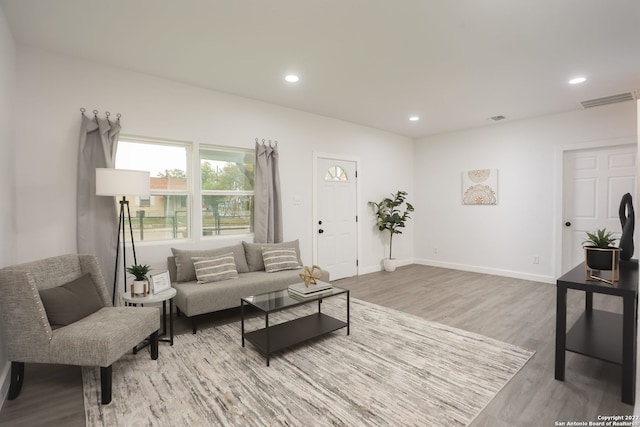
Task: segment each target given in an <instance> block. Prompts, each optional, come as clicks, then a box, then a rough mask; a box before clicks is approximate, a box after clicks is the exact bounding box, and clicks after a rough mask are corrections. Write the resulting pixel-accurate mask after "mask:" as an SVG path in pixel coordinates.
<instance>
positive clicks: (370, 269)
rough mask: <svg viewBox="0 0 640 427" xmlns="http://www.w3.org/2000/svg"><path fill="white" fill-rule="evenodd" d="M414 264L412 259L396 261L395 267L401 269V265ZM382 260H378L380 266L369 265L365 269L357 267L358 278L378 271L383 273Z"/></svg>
mask: <svg viewBox="0 0 640 427" xmlns="http://www.w3.org/2000/svg"><path fill="white" fill-rule="evenodd" d="M409 264H414V261H413V259H397V260H396V265H397V266H398V267H402V266H403V265H409ZM383 270H384V268H383V267H382V260H380V264H378V265H369V266H367V267H358V276H361V275H363V274H369V273H376V272H378V271H383Z"/></svg>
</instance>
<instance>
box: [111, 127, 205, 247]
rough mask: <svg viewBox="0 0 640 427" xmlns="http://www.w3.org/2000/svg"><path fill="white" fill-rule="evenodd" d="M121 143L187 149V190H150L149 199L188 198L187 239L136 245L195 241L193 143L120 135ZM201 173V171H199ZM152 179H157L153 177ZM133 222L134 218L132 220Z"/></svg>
mask: <svg viewBox="0 0 640 427" xmlns="http://www.w3.org/2000/svg"><path fill="white" fill-rule="evenodd" d="M121 142H131V143H135V144H148V145H156V146H169V147H179V148H184V149H185V161H186V163H185V165H186V170H185V171H184V172H185V176H186V177H187V188H186V190H170V189H166V190H154V189H151V188H150V189H149V198H151V197H153V196H186V198H187V206H186V210H187V215H186V216H187V235H188V237H185V238H175V239H173V238H169V239H154V240H136V244H141V245H144V246H147V245H154V244H162V243H167V242H184V241H188V240H193V231H194V224H193V217H194V215H193V211H194V203H193V201H194V199H195V197H194V179H193V172H191V171H193V166H192V159H193V143H191V142H186V141H177V140H169V139H161V138H149V137H139V136H131V135H120V136H119V137H118V145H120V143H121ZM198 173H199V170H198ZM150 178H155V177H154V176H151V177H150ZM132 220H133V218H132Z"/></svg>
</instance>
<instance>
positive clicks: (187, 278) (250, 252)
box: [167, 240, 329, 334]
mask: <svg viewBox="0 0 640 427" xmlns="http://www.w3.org/2000/svg"><path fill="white" fill-rule="evenodd" d="M263 247H269V248H274V247H275V248H289V249H295V251H296V254H297V258H298V259H297V264H298V266H297V267H296V268H293V267H291V268H292V269H286V270H281V271H274V272H267V271H265V265H264V260H263V255H262V248H263ZM172 252H173V256H171V257H168V258H167V269H168V270H169V276H170V277H171V282H172V286H173V287H174V288H175V289H176V296H175V298H174V300H173V301H174V303H175V305H176V307H177V309H178V313H182V314H184V315H185V316H187V317H189V318H191V324H192V328H193V333H194V334H195V333H196V331H197V325H196V319H197V316H199V315H201V314H206V313H211V312H214V311H219V310H225V309H229V308H234V307H238V306H240V298H242V297H246V296H251V295H257V294H261V293H265V292H272V291H276V290H280V289H284V288H286V287H287V286H288V285H291V284H294V283H298V282H300V281H301V279H300V273H302V271H303V264H302V262H301V260H300V249H299V245H298V241H297V240H295V241H292V242H285V243H279V244H259V243H247V242H241V243H237V244H235V245H231V246H226V247H223V248H218V249H210V250H181V249H176V248H172ZM224 254H227V255H228V254H233V259H234V262H235V267H236V270H237V272H238V274H237V277H236V278H230V279H225V280H220V281H214V282H211V283H198V281H197V280H196V275H195V269H194V266H193V258H194V257H195V258H213V257H219V256H223V255H224ZM321 280H322V281H325V282H328V281H329V273H328V272H326V271H323V273H322V279H321Z"/></svg>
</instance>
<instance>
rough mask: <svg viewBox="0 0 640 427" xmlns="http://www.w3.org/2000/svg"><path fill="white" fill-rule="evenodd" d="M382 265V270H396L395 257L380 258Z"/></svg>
mask: <svg viewBox="0 0 640 427" xmlns="http://www.w3.org/2000/svg"><path fill="white" fill-rule="evenodd" d="M382 266H383V267H384V271H396V260H395V258H385V259H383V260H382Z"/></svg>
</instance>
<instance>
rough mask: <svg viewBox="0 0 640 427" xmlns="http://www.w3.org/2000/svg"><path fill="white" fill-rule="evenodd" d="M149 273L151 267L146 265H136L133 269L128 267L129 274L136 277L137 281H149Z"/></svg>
mask: <svg viewBox="0 0 640 427" xmlns="http://www.w3.org/2000/svg"><path fill="white" fill-rule="evenodd" d="M149 271H151V267H149V266H148V265H146V264H144V265H142V264H136V265H132V266H131V267H127V273H129V274H131V275H132V276H135V278H136V280H137V281H143V280H147V273H149Z"/></svg>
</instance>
